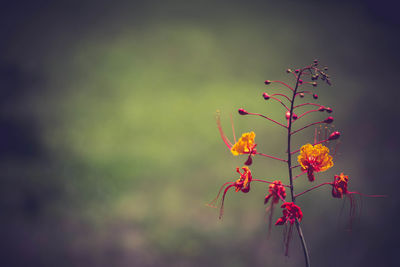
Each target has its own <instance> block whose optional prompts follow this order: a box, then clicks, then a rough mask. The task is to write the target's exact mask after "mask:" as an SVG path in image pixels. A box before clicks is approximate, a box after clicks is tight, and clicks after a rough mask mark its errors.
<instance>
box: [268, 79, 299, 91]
mask: <svg viewBox="0 0 400 267" xmlns="http://www.w3.org/2000/svg"><path fill="white" fill-rule="evenodd" d="M271 82H272V83H280V84H282V85H284V86H286V87H287V88H289V89H290V90H292V91H293V90H294V89H293V88H292V87H290V86H289V85H288V84H286V83H284V82H281V81H271Z"/></svg>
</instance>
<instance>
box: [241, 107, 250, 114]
mask: <svg viewBox="0 0 400 267" xmlns="http://www.w3.org/2000/svg"><path fill="white" fill-rule="evenodd" d="M238 112H239V114H240V115H247V114H249V113H248V112H247V111H246V110H244V109H242V108H239V109H238Z"/></svg>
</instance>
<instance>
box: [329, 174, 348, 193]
mask: <svg viewBox="0 0 400 267" xmlns="http://www.w3.org/2000/svg"><path fill="white" fill-rule="evenodd" d="M334 179H335V180H334V181H333V184H332V196H333V197H335V198H343V195H346V194H348V193H349V191H348V190H347V184H348V182H349V176H347V175H344V174H343V172H342V173H341V174H340V175H335V178H334Z"/></svg>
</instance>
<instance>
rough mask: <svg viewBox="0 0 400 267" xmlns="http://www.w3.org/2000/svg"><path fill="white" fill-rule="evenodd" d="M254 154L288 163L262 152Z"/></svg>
mask: <svg viewBox="0 0 400 267" xmlns="http://www.w3.org/2000/svg"><path fill="white" fill-rule="evenodd" d="M253 154H256V155H260V156H264V157H267V158H271V159H276V160H279V161H283V162H287V161H286V160H285V159H281V158H277V157H274V156H270V155H267V154H264V153H260V152H253Z"/></svg>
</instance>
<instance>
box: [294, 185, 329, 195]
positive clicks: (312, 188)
mask: <svg viewBox="0 0 400 267" xmlns="http://www.w3.org/2000/svg"><path fill="white" fill-rule="evenodd" d="M327 184H330V185H332V184H333V183H322V184H319V185H316V186H314V187H311V188H310V189H307V190H306V191H304V192H301V193H299V194H297V195H295V196H294V197H295V198H297V197H299V196H301V195H303V194H305V193H307V192H310V191H311V190H314V189H316V188H318V187H321V186H323V185H327Z"/></svg>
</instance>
